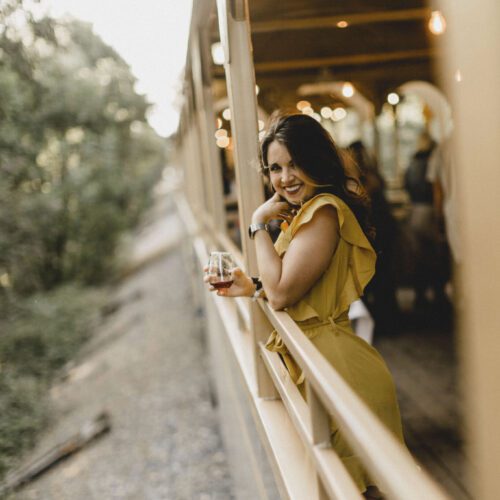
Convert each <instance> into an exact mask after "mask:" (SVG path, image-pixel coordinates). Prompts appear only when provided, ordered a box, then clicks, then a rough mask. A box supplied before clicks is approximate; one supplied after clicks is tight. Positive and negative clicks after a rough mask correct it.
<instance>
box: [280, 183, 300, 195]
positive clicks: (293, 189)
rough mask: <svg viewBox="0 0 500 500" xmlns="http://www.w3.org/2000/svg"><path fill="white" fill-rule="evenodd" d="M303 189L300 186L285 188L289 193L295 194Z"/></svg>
mask: <svg viewBox="0 0 500 500" xmlns="http://www.w3.org/2000/svg"><path fill="white" fill-rule="evenodd" d="M300 188H301V186H300V184H299V185H298V186H290V187H286V188H284V189H285V191H286V192H287V193H290V194H294V193H296V192H297V191H298V190H299V189H300Z"/></svg>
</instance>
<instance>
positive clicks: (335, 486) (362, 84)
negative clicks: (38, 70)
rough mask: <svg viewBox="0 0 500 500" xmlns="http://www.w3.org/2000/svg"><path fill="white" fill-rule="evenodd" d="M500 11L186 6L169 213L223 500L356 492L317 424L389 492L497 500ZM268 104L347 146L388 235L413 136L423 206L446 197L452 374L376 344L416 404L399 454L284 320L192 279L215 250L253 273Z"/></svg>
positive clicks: (281, 314)
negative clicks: (435, 188) (183, 250)
mask: <svg viewBox="0 0 500 500" xmlns="http://www.w3.org/2000/svg"><path fill="white" fill-rule="evenodd" d="M499 10H500V7H499V5H498V3H496V2H494V1H493V0H480V1H478V2H474V4H473V5H472V4H470V3H466V2H444V1H443V2H440V3H439V4H437V3H434V2H433V3H432V4H429V3H427V2H425V1H424V0H397V1H393V2H381V1H375V0H372V1H368V0H366V1H365V0H361V1H356V2H330V1H326V0H309V1H306V0H291V1H288V2H272V1H270V0H252V1H246V0H217V2H215V1H211V0H194V3H193V15H192V22H191V30H190V40H189V49H188V58H187V65H186V72H185V78H184V82H183V85H184V86H183V95H184V101H183V105H182V113H181V121H180V126H179V130H178V134H177V165H178V168H179V172H180V173H181V174H182V177H183V188H182V191H181V192H179V193H178V194H177V204H178V208H179V212H180V214H181V216H182V217H183V219H184V221H185V224H186V227H188V228H189V232H190V237H191V238H190V251H191V256H192V268H193V276H192V278H193V286H194V289H195V290H196V295H197V297H198V300H199V304H200V307H201V308H202V309H203V310H204V312H205V315H206V335H207V339H208V353H207V355H209V356H210V359H211V366H212V377H213V386H214V400H216V402H217V405H218V407H219V410H220V421H221V429H222V433H223V437H224V444H225V447H226V450H227V452H228V456H229V463H230V465H231V469H232V475H233V480H234V485H235V494H236V497H237V498H251V499H256V498H294V499H298V500H305V499H307V500H309V499H314V498H322V499H323V498H344V499H354V498H362V496H361V494H360V492H359V491H358V489H357V488H356V486H355V484H354V482H353V480H352V478H351V477H350V476H349V474H348V473H347V471H346V469H345V468H344V467H343V465H342V463H341V461H340V460H339V458H338V456H337V455H336V454H335V452H334V451H333V449H332V448H331V446H330V445H329V423H328V422H329V416H330V415H333V417H334V418H335V419H336V420H337V421H338V422H339V424H340V425H341V428H342V432H343V433H344V434H345V436H346V438H347V439H348V441H349V444H350V445H351V447H352V448H353V449H354V450H355V452H356V454H357V455H359V456H360V457H361V458H362V460H363V464H364V466H365V467H366V469H367V470H368V471H369V473H370V475H371V476H372V477H373V478H374V479H375V480H376V483H377V485H379V488H380V490H381V491H382V492H383V494H384V496H385V497H386V498H394V499H404V500H410V499H415V500H421V499H423V498H425V499H444V498H464V499H465V498H478V499H485V500H489V499H492V500H493V499H496V498H497V497H498V493H497V485H496V477H497V476H496V471H497V468H498V463H499V462H500V437H499V433H498V432H496V429H495V425H496V422H497V415H498V410H500V393H499V391H498V389H497V384H496V382H495V380H496V377H498V375H499V372H500V368H499V364H498V362H497V360H498V358H499V354H500V353H499V350H500V340H499V339H498V332H499V331H500V316H499V315H498V313H497V309H498V308H497V307H496V304H495V302H496V300H497V297H498V295H497V293H498V292H499V291H500V285H498V279H497V278H498V277H500V252H499V251H498V247H497V244H498V243H499V239H500V237H499V228H500V224H499V221H498V219H499V217H498V213H499V211H498V208H497V207H496V205H495V201H494V196H493V195H491V194H490V193H489V192H490V191H492V189H493V187H494V186H496V182H495V181H496V180H500V171H499V169H498V168H495V162H494V159H496V158H498V156H499V155H497V154H496V153H500V151H498V150H499V148H500V141H498V140H497V133H498V130H499V129H500V127H499V123H498V120H499V117H500V112H499V111H500V110H498V109H497V108H498V107H499V106H500V104H499V103H498V102H497V101H496V99H495V95H496V94H497V93H498V88H499V85H498V83H499V81H500V75H499V71H500V70H499V68H498V66H499V65H498V62H497V57H496V56H495V54H496V49H497V48H499V49H500V37H499V33H498V30H497V29H496V25H495V22H496V20H497V19H498V18H499V17H498V14H499ZM278 109H280V110H289V109H294V110H295V112H302V113H306V114H310V115H311V116H313V117H314V118H316V119H317V120H318V121H320V122H321V123H322V124H323V126H324V127H325V128H326V129H327V130H328V131H329V132H330V133H331V135H332V136H333V137H334V139H335V140H336V142H337V144H339V145H340V146H341V147H348V146H350V145H352V144H353V143H355V142H356V141H361V142H363V144H364V145H365V146H366V149H367V151H368V153H369V154H370V155H371V157H373V158H376V160H377V163H378V168H379V172H380V174H381V176H382V178H383V180H384V183H385V187H386V189H385V195H386V196H387V199H388V201H389V204H390V207H391V212H392V214H393V216H394V218H395V219H396V220H397V221H398V222H399V227H402V228H403V229H405V227H406V224H405V221H407V220H408V211H409V207H410V202H409V200H408V192H407V189H405V172H406V171H407V169H408V165H409V164H410V162H411V159H412V156H413V154H414V152H415V150H416V149H417V148H418V144H419V141H420V140H421V138H422V136H423V135H427V136H428V137H429V138H430V139H431V140H432V142H433V143H434V145H435V147H438V148H440V151H441V154H442V155H445V156H446V161H447V169H448V170H447V173H446V176H445V178H443V182H442V185H441V188H443V189H442V191H441V192H440V193H438V194H436V193H435V194H434V196H443V197H444V206H445V209H444V210H445V212H446V211H447V213H445V216H446V217H445V221H446V223H447V224H448V227H447V236H448V242H449V247H450V250H451V259H452V261H453V262H454V266H453V280H452V281H451V285H449V287H450V288H451V290H452V301H453V310H454V311H455V318H456V321H455V322H454V323H453V328H452V330H453V335H452V337H451V340H450V339H449V342H448V343H445V344H444V346H445V350H446V349H447V348H449V349H453V348H454V346H457V352H458V355H457V356H458V361H456V363H455V362H454V363H455V364H454V365H453V367H452V368H450V370H456V371H453V373H451V374H450V373H447V374H446V377H447V378H446V380H447V384H448V388H446V387H445V386H443V385H442V384H441V383H440V382H439V380H438V377H439V376H440V374H439V373H429V370H425V369H423V367H422V365H419V363H420V361H419V359H418V356H417V354H418V353H417V351H418V349H417V348H415V346H412V345H408V344H407V345H406V351H405V350H404V348H403V347H401V344H398V342H396V340H395V339H392V340H391V338H388V339H386V341H385V344H386V345H387V346H388V347H387V351H388V352H389V351H391V352H393V355H394V357H395V358H396V359H398V360H399V362H400V367H399V368H398V371H397V373H395V378H396V384H398V383H399V382H400V383H401V384H403V386H404V383H405V380H406V384H407V385H406V386H404V387H406V388H407V389H408V392H407V393H406V392H405V393H404V395H405V397H406V396H408V397H412V398H414V406H415V407H419V408H420V409H419V410H418V411H419V412H420V413H418V415H419V418H420V419H421V425H422V426H423V427H425V429H426V431H425V432H424V431H422V432H421V434H419V436H418V439H414V440H413V448H412V446H411V444H410V441H412V440H411V436H407V440H408V441H409V448H410V451H411V453H409V452H408V450H406V449H405V448H403V447H402V446H401V445H400V444H399V443H398V442H397V441H396V440H395V439H394V437H393V436H392V434H391V433H390V432H388V430H387V429H386V428H385V427H384V426H383V425H382V424H381V423H380V422H379V421H378V420H377V419H376V417H375V416H374V415H373V414H371V412H370V411H369V409H368V408H367V407H366V406H365V405H364V404H363V402H362V401H361V400H360V399H359V398H358V397H357V396H356V394H355V393H354V392H353V391H352V390H351V389H350V388H349V386H348V385H347V384H346V383H345V381H344V380H343V379H342V377H340V376H339V375H338V373H337V372H336V370H335V367H332V366H330V365H329V364H328V363H327V362H325V360H324V359H323V358H322V356H321V354H320V353H319V352H317V351H316V350H315V348H314V347H313V346H312V344H311V342H310V341H309V340H308V339H307V338H306V337H305V336H304V335H303V334H302V331H301V330H300V329H299V328H298V327H297V325H296V323H295V322H294V321H293V320H292V319H291V317H290V316H289V315H288V314H287V313H286V311H275V310H273V309H272V308H271V307H270V306H269V304H268V303H267V302H266V301H265V300H262V299H258V300H257V301H251V300H250V299H247V298H238V299H232V300H228V299H225V298H221V297H217V296H215V295H214V294H210V293H208V291H207V289H206V287H204V285H203V281H202V269H203V266H204V265H205V264H206V262H207V259H208V256H209V253H210V251H212V250H222V251H227V252H230V253H231V254H232V256H233V258H234V261H235V262H236V264H237V265H239V266H240V267H242V268H243V269H245V270H246V271H247V272H248V273H249V274H250V275H253V276H256V275H257V274H258V269H257V263H256V255H255V249H254V247H253V245H252V242H251V241H250V240H249V238H248V237H247V232H246V228H247V227H248V225H249V223H250V218H251V214H252V212H253V210H254V209H255V208H256V207H257V206H258V205H259V204H261V203H262V202H263V201H264V199H265V196H266V191H265V186H264V183H263V179H262V177H261V175H260V174H259V166H260V158H259V137H261V134H263V133H265V130H266V126H267V122H268V118H269V116H270V115H271V114H272V113H273V112H274V111H275V110H278ZM441 160H442V161H443V162H444V161H445V159H443V158H441ZM490 186H491V187H490ZM450 204H451V205H450ZM450 207H451V208H450ZM450 211H451V215H450ZM403 232H404V231H403ZM401 248H402V250H401V252H400V253H399V254H398V255H397V256H395V257H394V258H395V259H396V260H399V264H398V267H397V269H398V270H399V274H398V278H399V281H398V283H397V286H398V287H399V288H401V289H402V290H405V289H406V290H407V289H408V280H409V279H410V277H411V274H412V272H411V269H412V265H414V264H415V263H414V262H413V263H412V262H411V257H412V256H411V254H410V255H409V257H408V256H405V255H403V254H404V253H405V252H404V248H406V247H404V246H402V247H401ZM413 272H414V273H415V270H413ZM416 272H417V273H418V269H417V270H416ZM447 293H448V295H451V292H450V290H449V289H448V290H447ZM403 299H404V294H403ZM410 326H411V325H410ZM272 330H276V331H277V332H279V334H280V335H281V337H282V339H283V340H284V342H285V344H286V346H287V348H288V350H289V351H290V352H291V353H292V354H293V356H294V358H295V360H296V361H297V363H298V364H299V366H300V368H301V369H302V370H303V372H304V373H305V376H306V385H307V391H308V397H307V401H306V400H305V399H304V398H303V397H302V396H301V394H300V393H299V391H298V389H297V387H296V386H295V384H293V382H292V381H291V378H290V375H289V374H288V372H287V370H286V369H285V367H284V365H283V363H282V362H281V359H280V357H279V355H278V353H274V352H270V351H268V350H266V349H265V347H264V342H265V340H266V338H267V336H268V334H269V332H271V331H272ZM375 340H376V339H375ZM426 342H427V343H429V342H431V344H428V346H427V347H428V349H429V351H425V352H431V353H432V352H434V351H433V344H432V339H430V338H427V337H426V338H422V340H421V344H423V343H426ZM437 342H438V343H437V344H435V346H438V344H439V345H440V346H441V348H443V342H442V340H438V341H437ZM398 346H399V347H398ZM437 348H438V347H436V349H437ZM398 349H400V350H399V351H398ZM412 366H413V367H414V369H412V368H411V367H412ZM412 370H413V371H412ZM431 371H432V370H431ZM417 378H419V379H420V381H418V380H417ZM450 394H453V398H454V402H453V404H454V405H455V406H454V407H453V408H454V410H453V412H450V411H449V408H450V407H449V406H447V400H449V399H450ZM400 395H401V394H400ZM457 405H458V408H457ZM462 413H463V414H464V420H463V423H462V420H461V414H462ZM407 419H408V422H404V423H405V424H406V423H408V424H409V428H410V429H411V424H412V422H410V420H411V415H407ZM443 421H446V422H450V421H452V423H451V424H450V425H455V426H456V427H457V428H458V431H457V432H458V433H459V436H458V437H456V436H455V437H454V438H453V439H455V438H456V439H458V440H460V441H462V440H463V442H464V444H463V445H462V444H461V443H459V444H458V445H457V446H455V448H453V449H452V451H451V452H450V453H448V455H446V459H444V458H443V456H444V455H442V450H440V446H442V443H443V442H444V441H443V440H442V439H441V437H442V436H441V437H440V433H444V432H446V429H447V428H446V426H444V427H440V425H441V424H442V422H443ZM453 421H454V424H453ZM422 422H423V423H422ZM457 422H458V423H457ZM443 425H444V424H443ZM447 425H448V424H447ZM455 430H457V429H455ZM453 439H452V440H453ZM448 444H449V443H448ZM443 446H444V445H443ZM440 453H441V454H440ZM426 457H427V458H426ZM433 461H434V462H433ZM437 462H440V463H438V464H437V465H436V463H437ZM433 463H434V465H433Z"/></svg>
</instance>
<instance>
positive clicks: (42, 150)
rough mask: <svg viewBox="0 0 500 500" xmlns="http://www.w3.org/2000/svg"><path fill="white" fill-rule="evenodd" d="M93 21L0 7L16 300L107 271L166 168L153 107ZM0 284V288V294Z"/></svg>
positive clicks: (2, 220)
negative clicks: (151, 117)
mask: <svg viewBox="0 0 500 500" xmlns="http://www.w3.org/2000/svg"><path fill="white" fill-rule="evenodd" d="M134 86H135V78H134V77H133V75H132V74H131V72H130V69H129V67H128V66H127V64H126V63H125V62H124V61H123V59H122V58H121V57H120V56H119V55H118V54H117V53H116V52H115V51H114V50H113V49H112V48H111V47H109V46H107V45H106V44H105V43H104V42H103V41H102V40H101V39H100V38H99V37H97V36H96V35H95V34H94V33H93V32H92V29H91V27H90V25H88V24H86V23H83V22H79V21H75V20H64V21H62V20H61V21H60V20H57V21H56V20H54V19H50V18H40V19H38V18H36V17H35V16H34V15H32V14H31V13H30V12H29V11H28V10H26V9H25V8H23V1H22V0H4V1H3V2H2V7H1V10H0V96H1V98H0V200H1V205H0V284H1V285H2V286H3V287H4V288H5V287H10V288H11V289H13V290H14V291H15V292H16V293H24V294H26V293H32V292H34V291H37V290H43V289H50V288H52V287H54V286H56V285H59V284H60V283H62V282H65V281H69V280H79V281H82V282H83V283H98V282H100V281H102V280H103V279H105V277H106V276H108V275H109V272H110V269H111V267H112V259H113V254H114V249H115V246H116V243H117V240H118V237H119V235H120V233H121V232H122V231H123V230H125V229H127V228H129V227H131V226H132V225H134V224H135V223H136V222H137V221H138V218H139V216H140V214H141V213H142V211H143V210H144V208H145V207H146V206H147V204H148V201H149V199H150V197H149V193H150V191H151V186H152V184H153V182H154V181H155V179H156V177H157V175H158V173H159V170H160V168H161V167H162V166H163V164H164V162H165V141H164V140H162V139H161V138H160V137H158V136H157V135H156V134H155V133H154V131H153V130H152V129H151V128H150V127H149V125H148V124H147V122H146V113H147V110H148V106H149V105H148V103H147V101H146V100H145V98H144V96H141V95H138V94H137V92H135V90H134ZM0 288H1V287H0Z"/></svg>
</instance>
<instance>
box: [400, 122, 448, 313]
mask: <svg viewBox="0 0 500 500" xmlns="http://www.w3.org/2000/svg"><path fill="white" fill-rule="evenodd" d="M435 147H436V144H435V142H434V141H433V140H432V138H431V137H430V135H429V134H428V133H427V132H426V131H424V132H422V134H421V136H420V138H419V141H418V144H417V151H416V152H415V154H414V155H413V158H412V159H411V161H410V164H409V165H408V168H407V170H406V172H405V177H404V187H405V189H406V190H407V191H408V195H409V197H410V201H411V207H410V214H409V218H408V224H409V228H410V237H411V242H412V247H413V255H414V266H415V267H414V273H413V283H412V284H413V287H414V289H415V302H414V311H415V312H417V313H420V312H426V311H428V309H429V307H430V306H431V305H441V304H443V303H446V302H447V299H446V296H445V284H446V281H447V274H448V273H447V267H448V266H447V265H446V263H445V260H446V259H445V258H444V256H443V255H442V251H441V249H440V248H441V247H440V244H439V241H440V240H441V239H442V238H440V236H439V234H440V232H439V225H438V219H437V217H436V212H435V208H434V192H433V191H434V189H433V185H432V183H431V182H429V180H428V178H427V177H428V170H429V164H430V158H431V155H432V154H433V151H434V150H435ZM429 293H430V294H431V295H429Z"/></svg>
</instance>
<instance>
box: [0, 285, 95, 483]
mask: <svg viewBox="0 0 500 500" xmlns="http://www.w3.org/2000/svg"><path fill="white" fill-rule="evenodd" d="M103 294H104V292H103V291H102V290H96V289H89V288H82V287H79V286H75V285H70V286H64V287H60V288H58V289H56V290H54V291H52V292H49V293H43V294H36V295H33V296H31V297H29V298H27V299H22V300H19V299H16V300H15V301H13V300H12V298H11V299H10V301H8V304H7V307H4V308H3V309H4V311H3V315H2V316H3V317H2V320H1V323H0V479H1V478H2V477H3V476H4V475H5V473H6V472H7V470H8V469H9V468H11V467H12V466H14V465H15V464H16V463H17V461H18V460H19V457H20V456H21V454H22V453H23V452H25V451H26V450H28V449H29V448H31V447H32V446H33V445H34V443H35V440H36V436H37V434H38V433H39V432H40V430H42V429H43V428H44V427H45V426H46V425H47V424H48V422H49V421H50V405H49V404H48V400H47V399H48V398H47V392H48V388H49V387H50V384H51V382H52V380H53V379H54V377H55V375H56V374H57V373H58V371H59V370H60V368H61V367H63V366H64V365H65V364H66V363H67V362H68V361H69V360H70V359H72V358H73V357H74V356H75V354H76V353H77V352H78V350H79V348H80V347H81V346H82V345H83V344H84V343H85V341H86V340H87V339H88V338H89V337H90V335H91V332H92V330H93V326H94V325H95V323H96V322H97V320H98V318H99V310H100V305H102V303H103Z"/></svg>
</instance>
